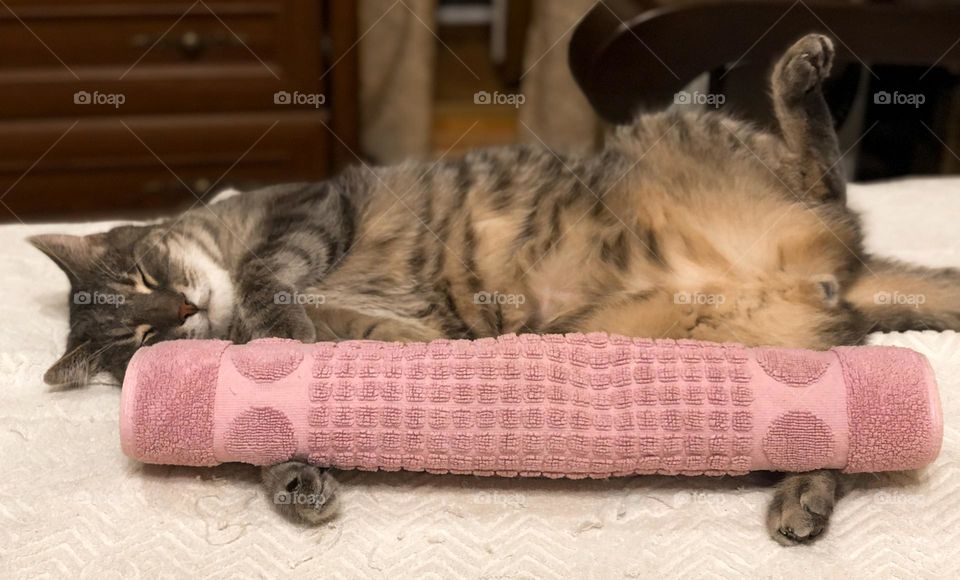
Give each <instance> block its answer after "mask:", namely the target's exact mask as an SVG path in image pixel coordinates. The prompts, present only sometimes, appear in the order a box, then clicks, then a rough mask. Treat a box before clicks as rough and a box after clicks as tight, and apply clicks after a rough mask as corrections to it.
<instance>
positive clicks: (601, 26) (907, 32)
mask: <svg viewBox="0 0 960 580" xmlns="http://www.w3.org/2000/svg"><path fill="white" fill-rule="evenodd" d="M809 32H822V33H824V34H827V35H830V36H831V37H833V38H834V39H836V41H837V58H836V65H835V74H834V79H833V80H832V83H831V85H830V86H828V87H827V95H828V100H829V101H830V103H831V109H832V110H833V112H834V117H835V119H836V120H837V121H838V123H841V122H842V121H843V120H844V119H845V118H846V117H847V113H848V112H849V111H850V108H851V107H852V106H853V102H854V97H855V96H856V95H857V94H858V92H859V94H861V95H862V94H863V91H864V89H863V87H864V85H866V86H867V87H868V88H867V90H869V91H871V92H872V93H877V92H879V91H883V90H890V91H892V90H898V89H899V90H900V91H901V92H904V93H905V92H910V91H914V92H922V93H923V94H925V95H929V96H930V98H928V99H927V102H926V103H925V105H924V107H923V108H922V109H921V110H914V111H905V110H903V109H902V108H901V109H900V110H897V111H892V110H891V108H890V107H887V109H878V108H877V107H871V105H872V103H870V102H868V103H867V104H868V107H867V108H868V111H867V113H866V115H867V117H869V116H870V115H873V116H878V115H879V117H880V118H886V117H890V115H891V114H894V115H898V116H899V117H898V119H899V120H900V126H899V127H898V128H897V129H895V130H886V131H885V130H880V131H878V132H877V134H876V135H872V136H871V140H875V139H877V138H880V139H881V141H882V140H883V139H887V140H891V139H896V140H898V141H902V140H903V131H904V130H905V129H904V127H906V126H907V119H909V120H910V122H909V130H910V131H915V134H916V135H917V136H918V138H920V139H921V140H923V134H924V133H928V132H927V131H926V130H925V129H923V125H921V124H920V123H918V122H915V121H923V124H926V125H927V126H928V127H930V128H931V129H932V131H933V132H934V134H933V135H931V134H927V135H926V144H925V145H923V146H922V147H921V148H920V150H919V151H917V150H914V151H912V152H910V153H908V154H907V155H903V154H901V155H898V157H910V158H913V159H915V160H919V161H920V164H919V166H918V165H917V164H913V165H911V166H909V167H893V168H891V167H886V168H884V169H882V170H879V171H876V172H875V173H878V176H880V175H883V174H887V175H890V174H897V173H908V172H913V173H916V172H931V171H936V170H938V168H940V167H942V164H940V165H938V163H940V162H939V161H938V162H933V161H928V162H926V165H925V164H924V162H923V159H922V158H924V157H925V150H929V149H931V147H932V148H934V149H937V148H939V149H941V151H940V152H939V153H941V155H939V156H938V157H939V158H942V157H943V155H942V153H943V152H942V143H940V141H941V140H943V141H949V140H950V139H951V137H950V135H951V134H954V135H955V134H957V133H960V132H958V131H957V129H956V125H957V124H958V122H957V121H958V119H957V117H956V112H955V111H954V112H953V114H952V116H951V113H950V112H949V109H950V106H949V105H950V99H951V98H952V96H953V93H952V89H954V88H955V87H956V81H957V77H956V76H955V75H956V73H960V4H957V3H949V4H948V3H944V2H935V1H926V2H916V1H913V2H904V1H900V2H882V3H880V2H876V3H866V4H853V3H840V2H835V1H827V2H825V1H823V0H809V1H792V0H783V1H776V0H768V1H761V0H731V1H726V2H717V1H715V0H714V1H710V0H689V1H680V2H665V1H664V0H604V2H601V3H598V4H597V6H596V7H595V8H594V9H593V10H591V12H590V13H588V14H587V16H586V17H585V18H584V19H583V20H582V21H581V22H580V24H579V25H578V27H577V29H576V31H575V32H574V34H573V37H572V39H571V43H570V53H569V62H570V68H571V70H572V72H573V75H574V78H575V79H576V80H577V83H578V84H579V86H580V88H581V89H582V90H583V92H584V93H585V94H586V96H587V98H588V99H589V101H590V103H591V104H592V105H593V107H594V108H595V109H596V111H597V113H598V114H599V115H600V116H601V117H602V118H604V119H605V120H607V121H609V122H611V123H624V122H627V121H629V119H630V118H631V117H632V116H633V115H634V114H636V113H637V112H638V111H641V110H657V109H661V108H664V107H666V106H668V105H669V104H671V103H672V102H673V98H674V95H675V94H676V93H677V92H678V91H680V90H682V89H683V88H684V87H685V86H687V85H688V84H689V83H690V82H691V81H692V80H694V79H695V78H697V77H698V76H700V75H701V74H703V73H709V89H708V90H709V92H710V93H714V94H723V95H724V96H725V98H726V105H725V106H727V107H728V108H729V110H731V111H732V112H734V113H736V114H737V115H739V116H741V117H746V118H748V119H750V120H753V121H756V122H759V123H768V122H769V121H770V120H771V119H772V111H771V110H770V106H769V102H768V99H767V97H766V91H767V88H766V78H767V75H768V73H769V70H770V67H771V66H772V64H773V61H774V59H775V58H776V57H777V56H778V55H779V54H781V53H782V52H783V50H784V49H785V48H786V47H787V46H788V45H789V44H791V43H792V42H793V41H795V40H796V39H797V38H799V37H800V36H802V35H804V34H806V33H809ZM905 67H918V68H913V69H910V68H905ZM905 71H907V72H905ZM954 108H955V107H954ZM861 113H862V112H861ZM863 117H864V116H863V114H861V116H860V118H858V121H859V122H860V123H861V124H862V123H863V122H864V118H863ZM894 125H897V123H893V125H890V126H887V129H890V127H892V126H894ZM885 133H889V135H887V136H886V137H884V134H885ZM937 135H941V136H937ZM881 146H883V144H882V142H881ZM926 153H927V154H928V153H929V151H926ZM926 156H927V157H929V155H926ZM867 157H868V159H869V155H868V156H867ZM867 173H870V169H869V168H868V169H867ZM871 176H873V175H868V176H867V177H871ZM861 177H862V175H861Z"/></svg>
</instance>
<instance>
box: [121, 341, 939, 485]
mask: <svg viewBox="0 0 960 580" xmlns="http://www.w3.org/2000/svg"><path fill="white" fill-rule="evenodd" d="M121 407H122V409H121V419H120V431H121V440H122V444H123V450H124V452H126V453H127V455H129V456H130V457H133V458H135V459H139V460H141V461H145V462H148V463H169V464H180V465H216V464H218V463H224V462H231V461H240V462H245V463H253V464H257V465H265V464H272V463H278V462H282V461H286V460H289V459H292V458H300V459H305V460H307V461H310V462H311V463H315V464H318V465H322V466H332V467H337V468H341V469H364V470H376V469H384V470H397V469H405V470H411V471H429V472H436V473H448V472H449V473H472V474H477V475H503V476H515V475H525V476H547V477H571V478H581V477H609V476H615V475H630V474H651V473H662V474H687V475H697V474H704V473H706V474H711V475H720V474H742V473H745V472H747V471H751V470H779V471H806V470H810V469H819V468H833V469H842V470H844V471H848V472H863V471H888V470H903V469H913V468H918V467H921V466H924V465H926V464H928V463H930V462H931V461H933V459H934V458H935V457H936V456H937V453H938V452H939V450H940V443H941V439H942V435H943V418H942V415H941V411H940V404H939V398H938V395H937V387H936V382H935V380H934V376H933V372H932V370H931V368H930V365H929V364H928V363H927V360H926V359H925V358H924V357H923V356H922V355H920V354H918V353H916V352H914V351H911V350H908V349H902V348H891V347H849V348H846V347H845V348H835V349H832V350H830V351H827V352H814V351H805V350H790V349H779V348H744V347H742V346H739V345H734V344H716V343H705V342H695V341H672V340H657V341H654V340H647V339H635V338H625V337H620V336H609V335H606V334H601V333H596V334H569V335H565V336H561V335H547V336H537V335H523V336H513V335H509V336H503V337H500V338H497V339H492V338H491V339H482V340H476V341H466V340H437V341H434V342H431V343H411V344H400V343H385V342H375V341H348V342H340V343H317V344H301V343H299V342H294V341H288V340H280V339H266V340H258V341H255V342H252V343H249V344H246V345H232V344H231V343H229V342H223V341H212V340H211V341H172V342H162V343H159V344H157V345H155V346H150V347H146V348H142V349H140V350H139V351H137V353H136V355H135V356H134V357H133V360H132V361H131V362H130V366H129V368H128V370H127V374H126V380H125V381H124V385H123V395H122V405H121Z"/></svg>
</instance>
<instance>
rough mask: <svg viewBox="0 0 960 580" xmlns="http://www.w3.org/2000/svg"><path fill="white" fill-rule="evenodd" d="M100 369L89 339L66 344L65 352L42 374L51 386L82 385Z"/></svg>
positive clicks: (67, 386)
mask: <svg viewBox="0 0 960 580" xmlns="http://www.w3.org/2000/svg"><path fill="white" fill-rule="evenodd" d="M99 371H100V367H99V362H98V360H97V358H96V351H95V350H94V349H93V346H92V345H91V344H90V341H86V342H82V343H80V344H78V345H70V344H68V345H67V352H66V354H64V355H63V356H62V357H60V360H58V361H57V362H55V363H53V366H51V367H50V368H49V369H47V372H45V373H44V374H43V382H45V383H47V384H48V385H50V386H52V387H59V388H72V387H79V386H83V385H85V384H86V383H88V382H89V381H90V378H91V377H92V376H93V375H95V374H97V372H99Z"/></svg>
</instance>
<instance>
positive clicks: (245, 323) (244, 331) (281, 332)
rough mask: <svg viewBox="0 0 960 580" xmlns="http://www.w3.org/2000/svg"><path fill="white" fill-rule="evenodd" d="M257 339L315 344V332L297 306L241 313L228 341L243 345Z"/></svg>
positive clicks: (281, 305)
mask: <svg viewBox="0 0 960 580" xmlns="http://www.w3.org/2000/svg"><path fill="white" fill-rule="evenodd" d="M258 338H292V339H293V340H299V341H300V342H306V343H310V342H316V340H317V331H316V329H315V328H314V326H313V322H311V321H310V318H309V317H308V316H307V312H306V310H304V307H303V306H301V305H299V304H276V305H273V306H271V307H270V308H269V309H266V310H262V311H259V312H244V311H241V316H240V317H239V321H238V322H237V324H235V325H234V327H233V329H232V331H231V333H230V340H232V341H233V342H235V343H238V344H240V343H245V342H249V341H251V340H256V339H258Z"/></svg>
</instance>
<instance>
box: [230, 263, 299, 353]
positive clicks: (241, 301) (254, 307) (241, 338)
mask: <svg viewBox="0 0 960 580" xmlns="http://www.w3.org/2000/svg"><path fill="white" fill-rule="evenodd" d="M255 253H257V252H255ZM297 266H299V264H297V263H291V262H285V261H283V259H282V256H280V255H276V254H263V255H262V256H257V257H254V258H253V259H251V260H249V261H248V262H247V263H246V264H245V265H244V267H243V270H242V271H241V272H240V275H239V279H238V284H237V292H238V296H237V300H238V304H237V316H236V317H235V319H234V321H233V324H232V326H231V329H230V339H231V340H232V341H234V342H238V343H239V342H247V341H249V340H253V339H256V338H265V337H280V338H292V339H295V340H300V341H303V342H313V341H314V340H315V339H316V331H315V330H314V328H313V324H312V323H311V322H310V318H309V317H308V316H307V312H306V306H305V305H304V304H303V303H301V302H302V301H301V300H299V298H298V296H299V294H298V293H297V290H296V287H295V286H294V285H293V284H291V283H290V282H286V281H285V280H290V279H296V278H298V277H299V276H303V275H306V274H307V271H308V268H309V266H307V267H304V268H303V270H304V271H303V272H291V268H296V267H297Z"/></svg>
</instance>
